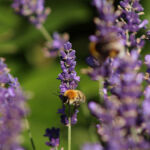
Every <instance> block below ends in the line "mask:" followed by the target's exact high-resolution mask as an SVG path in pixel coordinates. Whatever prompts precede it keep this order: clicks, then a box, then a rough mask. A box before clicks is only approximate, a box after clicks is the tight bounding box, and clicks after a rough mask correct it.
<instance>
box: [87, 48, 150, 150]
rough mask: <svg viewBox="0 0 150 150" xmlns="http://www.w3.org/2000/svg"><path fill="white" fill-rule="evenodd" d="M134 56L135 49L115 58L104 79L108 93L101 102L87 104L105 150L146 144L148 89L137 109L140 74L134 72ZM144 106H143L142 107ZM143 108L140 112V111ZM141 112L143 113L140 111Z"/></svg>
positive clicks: (136, 66)
mask: <svg viewBox="0 0 150 150" xmlns="http://www.w3.org/2000/svg"><path fill="white" fill-rule="evenodd" d="M139 66H140V64H139V60H138V55H137V53H136V52H135V51H133V52H131V56H125V58H122V59H120V58H116V59H115V60H114V61H113V62H112V65H111V68H112V70H113V71H112V74H111V76H110V77H109V79H108V86H110V87H109V88H108V87H107V90H108V91H109V93H111V96H108V94H107V97H106V96H105V98H104V105H99V104H97V103H95V102H90V103H89V109H90V110H91V112H92V114H93V115H95V116H96V117H97V118H98V120H99V121H100V124H99V125H97V129H98V134H99V135H100V137H101V140H102V141H103V142H104V143H105V144H106V145H107V146H104V147H103V148H104V149H107V150H127V149H133V150H136V149H142V150H148V149H149V148H150V144H149V141H148V139H147V138H146V136H149V133H148V132H147V127H146V126H145V124H147V125H148V124H149V121H148V120H149V119H148V118H149V116H146V115H145V114H147V115H149V114H148V112H149V110H148V108H147V107H148V104H149V100H148V99H149V94H148V92H149V90H148V89H147V91H146V93H145V97H146V100H145V101H144V102H143V104H142V106H143V107H144V109H145V110H144V109H142V108H141V103H140V98H141V96H142V90H141V83H142V81H143V79H144V76H143V74H141V73H138V68H139ZM146 108H147V109H146ZM143 110H144V111H143ZM142 112H144V113H142Z"/></svg>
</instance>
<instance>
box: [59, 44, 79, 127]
mask: <svg viewBox="0 0 150 150" xmlns="http://www.w3.org/2000/svg"><path fill="white" fill-rule="evenodd" d="M64 49H65V50H64V51H61V52H60V55H61V57H60V59H61V61H60V64H61V69H62V73H60V74H59V75H58V80H60V81H61V85H60V98H61V100H62V104H63V107H62V108H61V109H59V110H58V113H60V114H61V122H62V123H63V124H65V125H68V123H69V121H68V116H67V114H66V106H65V105H64V98H63V95H64V93H65V91H67V90H70V89H72V90H74V89H76V87H77V86H78V82H79V81H80V77H79V76H77V73H76V71H75V66H76V61H75V58H76V57H75V50H72V44H71V43H70V42H67V43H66V44H64ZM77 113H78V110H77V109H76V108H74V110H73V114H72V116H71V124H76V122H77Z"/></svg>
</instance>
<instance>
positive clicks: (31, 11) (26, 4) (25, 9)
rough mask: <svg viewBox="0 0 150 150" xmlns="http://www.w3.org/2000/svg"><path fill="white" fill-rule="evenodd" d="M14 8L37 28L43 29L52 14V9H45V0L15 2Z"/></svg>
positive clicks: (16, 0) (15, 0)
mask: <svg viewBox="0 0 150 150" xmlns="http://www.w3.org/2000/svg"><path fill="white" fill-rule="evenodd" d="M12 7H13V8H14V10H15V11H16V12H17V13H19V14H21V15H22V16H25V17H27V18H28V19H29V20H30V22H31V23H32V24H34V25H35V26H36V27H37V28H40V27H41V25H42V24H43V23H44V21H45V20H46V18H47V16H48V14H49V13H50V9H49V8H45V7H44V0H14V1H13V4H12Z"/></svg>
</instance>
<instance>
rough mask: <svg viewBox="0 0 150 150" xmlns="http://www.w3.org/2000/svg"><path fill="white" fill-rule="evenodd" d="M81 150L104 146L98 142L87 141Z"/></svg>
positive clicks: (101, 148)
mask: <svg viewBox="0 0 150 150" xmlns="http://www.w3.org/2000/svg"><path fill="white" fill-rule="evenodd" d="M81 150H103V147H102V146H101V145H100V144H98V143H95V144H91V143H87V144H84V145H83V147H82V148H81Z"/></svg>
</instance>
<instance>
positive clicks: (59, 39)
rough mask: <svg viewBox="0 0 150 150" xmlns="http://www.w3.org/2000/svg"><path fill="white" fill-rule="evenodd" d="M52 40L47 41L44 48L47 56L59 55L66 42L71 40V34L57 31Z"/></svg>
mask: <svg viewBox="0 0 150 150" xmlns="http://www.w3.org/2000/svg"><path fill="white" fill-rule="evenodd" d="M52 38H53V40H52V42H47V43H46V46H45V48H44V52H45V55H46V56H47V57H57V56H59V54H60V52H61V51H64V44H65V43H66V42H67V41H68V40H69V35H68V34H67V33H64V34H62V35H60V34H59V33H57V32H55V33H54V34H53V36H52Z"/></svg>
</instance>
